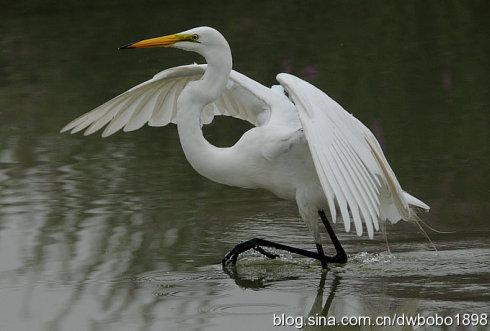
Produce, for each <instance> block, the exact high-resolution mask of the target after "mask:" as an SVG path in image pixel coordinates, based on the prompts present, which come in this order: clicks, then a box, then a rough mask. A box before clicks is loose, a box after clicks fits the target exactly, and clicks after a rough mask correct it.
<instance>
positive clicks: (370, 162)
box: [62, 27, 429, 267]
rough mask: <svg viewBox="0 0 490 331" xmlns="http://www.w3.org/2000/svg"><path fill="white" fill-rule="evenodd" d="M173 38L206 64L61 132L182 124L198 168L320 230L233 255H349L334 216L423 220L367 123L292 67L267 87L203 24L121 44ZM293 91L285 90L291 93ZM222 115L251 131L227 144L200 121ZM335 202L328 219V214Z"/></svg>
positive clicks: (167, 76)
mask: <svg viewBox="0 0 490 331" xmlns="http://www.w3.org/2000/svg"><path fill="white" fill-rule="evenodd" d="M151 47H175V48H180V49H183V50H186V51H193V52H196V53H198V54H200V55H202V56H203V57H204V58H205V59H206V61H207V65H196V64H195V65H186V66H180V67H176V68H171V69H168V70H165V71H162V72H160V73H158V74H157V75H155V76H154V77H153V78H152V79H150V80H148V81H146V82H143V83H141V84H139V85H137V86H135V87H133V88H132V89H130V90H128V91H126V92H124V93H122V94H121V95H119V96H117V97H115V98H113V99H112V100H110V101H108V102H106V103H105V104H103V105H101V106H100V107H98V108H96V109H94V110H92V111H90V112H88V113H86V114H84V115H82V116H80V117H79V118H77V119H75V120H74V121H72V122H71V123H69V124H68V125H66V126H65V127H64V128H63V129H62V132H64V131H68V130H70V131H71V133H75V132H78V131H81V130H84V129H85V135H88V134H91V133H94V132H95V131H97V130H99V129H101V128H102V127H104V126H106V125H107V126H106V128H105V130H104V131H103V133H102V136H103V137H107V136H109V135H111V134H113V133H115V132H116V131H118V130H120V129H123V131H132V130H136V129H139V128H141V127H142V126H143V125H144V124H145V123H148V125H150V126H164V125H167V124H169V123H176V124H177V129H178V133H179V137H180V142H181V144H182V148H183V150H184V153H185V156H186V158H187V160H188V161H189V163H190V164H191V165H192V167H193V168H194V169H195V170H196V171H197V172H198V173H200V174H201V175H203V176H204V177H207V178H209V179H211V180H213V181H215V182H218V183H222V184H226V185H231V186H238V187H244V188H262V189H265V190H268V191H270V192H272V193H274V194H275V195H277V196H278V197H280V198H284V199H288V200H293V201H296V203H297V205H298V209H299V214H300V216H301V218H302V220H303V221H304V222H305V223H306V225H307V226H308V228H309V229H310V231H311V232H312V234H313V237H314V240H315V243H316V247H317V252H311V251H308V250H303V249H299V248H295V247H291V246H286V245H282V244H278V243H274V242H271V241H268V240H264V239H258V238H254V239H251V240H249V241H246V242H243V243H240V244H238V245H236V246H235V247H234V248H233V249H232V250H231V251H230V252H229V253H228V254H227V255H226V256H225V258H224V259H223V263H227V262H232V263H233V264H235V262H236V260H237V257H238V255H239V254H240V253H242V252H244V251H246V250H249V249H255V250H257V251H259V252H261V253H262V254H264V255H266V256H267V257H269V258H274V257H276V256H277V255H275V254H271V253H269V252H267V251H265V250H264V249H263V247H273V248H276V249H282V250H286V251H289V252H293V253H297V254H301V255H304V256H307V257H311V258H315V259H318V260H319V261H320V262H321V264H322V266H323V267H325V266H326V265H327V263H330V262H337V263H345V262H346V261H347V255H346V253H345V251H344V249H343V248H342V245H341V244H340V242H339V240H338V239H337V237H336V235H335V233H334V231H333V229H332V227H331V226H330V224H329V220H328V218H330V219H331V220H333V222H336V221H337V218H339V219H340V220H341V221H343V223H344V226H345V230H346V231H349V230H350V228H351V223H353V224H354V227H355V230H356V232H357V235H359V236H361V235H362V233H363V226H364V227H365V228H366V231H367V233H368V235H369V237H370V238H372V237H373V233H374V231H375V230H379V225H380V223H381V222H386V221H388V222H391V223H396V222H397V221H399V220H406V221H411V220H414V219H416V213H415V212H416V209H417V208H421V209H425V210H428V209H429V206H427V205H426V204H425V203H423V202H422V201H420V200H418V199H417V198H415V197H413V196H411V195H409V194H408V193H407V192H405V191H403V190H402V188H401V186H400V184H399V183H398V180H397V178H396V177H395V174H394V173H393V171H392V169H391V168H390V166H389V164H388V162H387V160H386V158H385V156H384V155H383V152H382V150H381V148H380V145H379V144H378V142H377V140H376V139H375V137H374V135H373V134H372V133H371V131H369V129H368V128H367V127H366V126H364V125H363V124H362V123H361V122H360V121H359V120H357V119H356V118H355V117H354V116H352V115H351V114H349V113H347V112H346V111H345V110H344V109H343V108H342V107H341V106H340V105H339V104H338V103H336V102H335V101H334V100H332V99H331V98H330V97H328V96H327V95H326V94H325V93H324V92H322V91H321V90H319V89H318V88H316V87H315V86H313V85H311V84H309V83H307V82H305V81H304V80H301V79H300V78H298V77H295V76H292V75H290V74H285V73H281V74H279V75H277V80H278V81H279V83H280V85H277V86H273V87H271V88H268V87H265V86H263V85H261V84H259V83H257V82H256V81H254V80H252V79H250V78H248V77H246V76H244V75H242V74H240V73H238V72H236V71H234V70H232V57H231V50H230V47H229V45H228V42H227V41H226V39H225V38H224V37H223V36H222V35H221V33H220V32H218V31H216V30H215V29H213V28H210V27H198V28H194V29H191V30H188V31H184V32H181V33H177V34H173V35H168V36H164V37H158V38H152V39H146V40H143V41H139V42H136V43H133V44H129V45H126V46H123V47H121V48H123V49H127V48H151ZM285 91H286V92H287V94H286V93H285ZM215 115H226V116H233V117H236V118H239V119H242V120H246V121H248V122H250V123H252V124H253V125H255V127H254V128H252V129H250V130H248V131H247V132H245V133H244V134H243V136H242V137H241V138H240V139H239V140H238V142H236V144H235V145H233V146H231V147H228V148H218V147H215V146H213V145H211V144H210V143H209V142H208V141H207V140H206V139H205V138H204V136H203V132H202V126H203V124H207V123H209V122H211V121H212V119H213V116H215ZM324 210H328V214H329V216H328V218H327V216H326V215H325V213H324ZM318 215H320V218H321V220H322V221H323V224H324V225H325V227H326V229H327V232H328V234H329V236H330V238H331V240H332V242H333V244H334V246H335V249H336V254H335V255H334V256H326V255H325V254H324V251H323V248H322V246H321V236H320V232H319V228H318Z"/></svg>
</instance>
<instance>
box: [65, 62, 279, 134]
mask: <svg viewBox="0 0 490 331" xmlns="http://www.w3.org/2000/svg"><path fill="white" fill-rule="evenodd" d="M205 69H206V65H196V64H194V65H188V66H180V67H176V68H171V69H168V70H165V71H162V72H160V73H158V74H156V75H155V76H154V77H153V78H152V79H150V80H148V81H146V82H143V83H141V84H139V85H137V86H135V87H133V88H131V89H129V90H128V91H126V92H124V93H122V94H120V95H118V96H116V97H115V98H113V99H111V100H109V101H107V102H106V103H104V104H102V105H101V106H99V107H97V108H95V109H93V110H92V111H90V112H88V113H86V114H83V115H82V116H80V117H78V118H76V119H75V120H73V121H71V122H70V123H68V124H67V125H66V126H65V127H64V128H63V129H62V130H61V132H65V131H70V132H71V133H76V132H79V131H81V130H84V129H86V130H85V132H84V134H85V135H89V134H92V133H94V132H96V131H98V130H100V129H102V128H103V127H104V126H106V125H107V126H106V128H105V129H104V131H103V133H102V136H103V137H107V136H109V135H111V134H114V133H115V132H117V131H119V130H121V129H123V128H124V129H123V130H124V131H133V130H137V129H139V128H141V127H142V126H143V125H145V124H146V123H148V125H150V126H164V125H167V124H169V123H176V121H177V100H178V98H179V96H180V94H181V92H182V90H183V89H184V88H185V86H186V85H187V84H188V83H189V82H191V81H193V80H198V79H200V78H201V77H202V75H203V73H204V71H205ZM270 104H271V100H270V89H269V88H267V87H265V86H263V85H261V84H259V83H257V82H255V81H253V80H252V79H250V78H248V77H246V76H244V75H242V74H240V73H238V72H236V71H232V72H231V73H230V77H229V83H228V84H227V87H226V88H225V90H224V91H223V93H222V96H221V97H220V98H219V99H218V100H216V101H215V103H214V104H210V105H208V106H206V107H207V108H206V112H205V113H204V114H203V117H202V119H201V120H202V122H203V123H209V122H210V121H211V120H212V117H213V115H226V116H233V117H237V118H240V119H242V120H246V121H249V122H250V123H252V124H254V125H259V124H264V123H265V121H264V119H268V118H269V116H268V114H269V112H270V108H271V106H270ZM213 113H216V114H213ZM259 118H260V120H259Z"/></svg>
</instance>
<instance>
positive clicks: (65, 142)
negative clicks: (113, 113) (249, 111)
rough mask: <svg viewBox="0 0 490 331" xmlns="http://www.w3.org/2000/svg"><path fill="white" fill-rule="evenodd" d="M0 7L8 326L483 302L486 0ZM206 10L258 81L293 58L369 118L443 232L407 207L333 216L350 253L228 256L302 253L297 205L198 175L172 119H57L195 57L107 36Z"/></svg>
mask: <svg viewBox="0 0 490 331" xmlns="http://www.w3.org/2000/svg"><path fill="white" fill-rule="evenodd" d="M2 7H3V8H2V11H1V12H0V28H1V31H2V32H3V33H2V38H0V329H1V330H105V329H114V330H230V329H233V330H249V329H252V330H254V329H255V330H272V329H277V327H274V323H275V322H276V321H277V320H276V321H275V319H277V318H281V316H283V317H284V318H285V317H286V316H290V317H303V318H304V317H308V316H313V317H318V316H335V317H337V318H341V317H343V316H370V317H373V319H374V318H375V317H376V316H386V315H388V316H393V315H394V314H397V315H402V314H406V315H409V316H415V315H416V314H417V313H420V314H421V315H424V316H435V315H436V314H438V315H440V316H455V315H456V314H465V313H475V314H484V313H489V303H490V294H489V293H490V239H489V238H490V230H489V227H488V219H489V217H490V199H489V198H490V191H489V187H490V176H489V171H488V165H489V161H490V150H489V144H488V142H489V141H490V136H489V132H490V122H489V120H490V116H489V114H490V112H489V107H490V94H489V90H488V76H489V74H490V72H489V70H488V68H489V67H488V59H489V50H490V47H489V46H490V42H489V39H488V34H489V32H490V31H489V30H490V29H489V28H490V25H489V23H488V17H487V15H486V13H488V4H487V3H486V2H455V3H446V2H442V1H441V2H438V1H434V2H430V3H425V2H420V3H417V2H406V3H405V2H396V3H385V2H371V1H369V2H368V1H366V2H355V3H354V2H340V1H333V2H322V1H311V2H307V3H303V2H298V1H284V2H280V3H279V2H274V1H266V2H263V3H260V4H259V3H258V2H257V3H253V4H250V3H247V2H233V3H229V2H225V1H223V2H218V1H212V2H209V3H202V2H199V1H184V2H180V1H178V2H166V1H146V2H137V1H117V2H116V1H109V0H102V1H97V2H93V3H82V2H78V1H64V2H58V1H44V2H37V1H24V2H22V3H20V2H19V3H13V2H12V3H10V4H4V5H3V6H2ZM200 25H209V26H213V27H215V28H217V29H218V30H220V31H221V32H222V33H223V34H224V35H225V37H226V38H227V39H228V41H229V43H230V46H231V48H232V52H233V55H234V69H235V70H238V71H240V72H242V73H244V74H246V75H247V76H249V77H251V78H253V79H256V80H257V81H259V82H261V83H263V84H265V85H267V86H270V85H272V84H276V82H275V75H276V74H277V73H278V72H291V73H293V74H295V75H297V76H299V77H302V78H304V79H306V80H308V81H310V82H312V83H313V84H315V85H316V86H318V87H320V88H321V89H322V90H324V91H325V92H326V93H328V94H329V95H330V96H331V97H332V98H334V99H335V100H337V101H338V102H339V103H340V104H342V105H343V106H344V107H345V108H346V109H347V110H348V111H349V112H352V113H353V114H354V115H355V116H356V117H357V118H359V119H360V120H361V121H362V122H363V123H365V124H366V125H367V126H368V127H369V128H370V129H371V130H372V131H373V132H374V133H375V135H376V136H377V138H378V140H379V141H380V143H381V145H382V147H383V149H384V151H385V154H386V156H387V158H388V160H389V161H390V164H391V166H392V168H393V169H394V171H395V173H396V174H397V176H398V179H399V181H400V183H401V185H402V186H403V187H404V189H406V190H407V191H408V192H410V193H412V194H414V195H415V196H417V197H419V198H420V199H422V200H423V201H425V202H426V203H428V204H429V205H430V206H431V211H430V213H428V214H424V215H422V218H423V220H424V222H426V223H427V224H429V225H430V226H431V227H433V228H434V229H437V230H438V232H433V231H430V230H429V231H428V234H429V236H430V238H431V240H432V241H433V243H434V244H431V243H430V242H429V241H428V239H427V238H426V237H425V236H424V235H423V234H422V233H421V232H420V231H419V229H418V228H417V227H416V226H415V225H413V224H409V223H403V222H400V223H398V224H395V225H390V226H387V241H386V240H385V237H384V236H383V235H382V234H381V233H377V234H376V235H375V237H374V239H373V240H369V239H368V238H367V237H361V238H360V237H357V236H356V235H355V233H345V232H344V230H343V226H342V225H340V224H337V225H336V229H337V233H338V236H339V239H340V241H341V242H342V244H343V246H344V248H345V250H346V251H347V253H348V255H349V259H350V261H349V263H347V264H345V265H331V266H330V267H329V269H328V270H323V271H322V269H321V267H320V265H319V263H318V262H316V261H313V260H310V259H307V258H302V257H299V256H296V255H290V254H285V253H283V252H281V253H280V254H281V256H280V258H279V259H277V260H266V259H265V258H263V257H261V256H259V255H257V254H252V253H250V254H245V255H244V256H243V258H242V259H241V260H240V261H239V262H238V264H237V267H236V268H227V269H223V268H222V266H221V264H220V261H221V258H222V257H223V256H224V254H225V253H226V252H227V251H228V250H229V249H231V248H232V247H233V246H234V245H235V244H236V243H238V242H240V241H244V240H247V239H250V238H253V237H262V238H267V239H270V240H273V241H278V242H281V243H284V244H289V245H294V246H298V247H302V248H305V249H312V250H313V249H314V243H313V239H312V236H311V235H310V234H309V232H308V230H307V229H306V227H305V225H304V224H303V223H302V222H301V221H300V218H299V215H298V212H297V208H296V205H295V204H294V203H292V202H289V201H284V200H281V199H279V198H277V197H275V196H273V195H272V194H270V193H268V192H265V191H254V190H244V189H239V188H233V187H227V186H223V185H220V184H216V183H214V182H211V181H209V180H207V179H206V178H203V177H201V176H200V175H199V174H197V173H196V172H195V171H194V170H193V169H192V168H191V166H190V165H189V164H188V162H187V161H186V159H185V157H184V155H183V152H182V148H181V146H180V143H179V139H178V135H177V129H176V127H175V125H170V126H167V127H163V128H154V127H147V126H145V127H144V128H142V129H140V130H137V131H134V132H129V133H118V134H115V135H113V136H111V137H109V138H106V139H102V138H100V134H96V135H92V136H88V137H84V136H83V135H81V134H78V135H68V134H60V133H59V130H60V129H61V128H62V127H63V126H64V125H65V124H66V123H68V122H69V121H70V120H72V119H74V118H75V117H77V116H79V115H80V114H82V113H84V112H86V111H88V110H90V109H92V108H94V107H96V106H97V105H99V104H101V103H103V102H104V101H106V100H108V99H110V98H112V97H113V96H115V95H117V94H118V93H121V92H123V91H125V90H127V89H128V88H129V87H131V86H134V85H136V84H138V83H139V82H141V81H143V80H146V79H148V78H149V77H151V76H152V75H154V74H155V73H156V72H159V71H161V70H164V69H165V68H169V67H173V66H177V65H182V64H189V63H193V62H198V63H200V62H202V61H203V60H202V59H201V58H199V56H197V55H195V54H190V53H186V52H182V51H180V50H175V49H152V50H141V51H118V50H117V48H118V47H119V46H121V45H124V44H127V43H129V42H133V41H136V40H140V39H143V38H147V37H154V36H159V35H164V34H169V33H174V32H179V31H182V30H186V29H188V28H191V27H194V26H200ZM248 128H249V126H248V125H247V124H245V123H243V122H241V121H239V120H234V119H230V118H217V119H215V121H214V122H213V123H212V124H211V125H209V126H207V127H206V128H205V134H206V137H207V138H208V139H209V140H210V141H211V142H213V143H214V144H217V145H219V146H229V145H232V144H233V143H234V142H235V141H236V140H237V139H238V138H239V137H240V135H241V134H242V133H243V132H244V131H245V130H247V129H248ZM324 246H325V248H326V250H327V251H328V252H332V247H331V246H330V245H329V242H328V240H326V243H325V245H324ZM434 246H435V247H436V248H437V250H438V251H437V252H436V251H435V250H434ZM388 247H389V251H388ZM389 252H391V253H389ZM282 314H284V315H282ZM274 316H275V317H276V318H275V317H274ZM297 321H299V320H297ZM299 326H301V325H298V324H295V325H290V326H289V328H291V329H295V328H296V327H299ZM303 328H304V329H308V328H309V326H304V325H303ZM422 329H423V328H422ZM427 329H431V328H427Z"/></svg>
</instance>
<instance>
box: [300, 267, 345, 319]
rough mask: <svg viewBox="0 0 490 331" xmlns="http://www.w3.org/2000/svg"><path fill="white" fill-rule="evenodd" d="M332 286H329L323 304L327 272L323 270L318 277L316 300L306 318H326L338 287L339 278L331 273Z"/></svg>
mask: <svg viewBox="0 0 490 331" xmlns="http://www.w3.org/2000/svg"><path fill="white" fill-rule="evenodd" d="M333 276H334V278H333V280H332V284H331V285H330V289H329V292H328V296H327V298H326V300H325V304H324V305H322V304H323V297H324V289H325V279H326V278H327V271H326V270H324V271H323V272H322V274H321V276H320V284H318V290H317V292H316V298H315V301H314V302H313V305H312V306H311V309H310V312H309V314H308V316H328V312H329V310H330V307H331V305H332V302H333V299H334V297H335V293H336V292H337V288H338V287H339V285H340V279H341V277H340V276H339V275H338V274H337V273H333Z"/></svg>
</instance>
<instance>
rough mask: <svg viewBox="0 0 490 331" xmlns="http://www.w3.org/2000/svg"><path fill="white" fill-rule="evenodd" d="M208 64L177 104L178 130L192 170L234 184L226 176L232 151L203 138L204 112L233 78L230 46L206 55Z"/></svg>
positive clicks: (182, 94) (189, 85)
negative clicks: (229, 79) (202, 113)
mask: <svg viewBox="0 0 490 331" xmlns="http://www.w3.org/2000/svg"><path fill="white" fill-rule="evenodd" d="M203 55H204V57H205V58H206V61H207V63H208V65H207V68H206V71H205V73H204V75H203V77H202V78H201V79H200V80H198V81H195V82H191V83H189V84H188V85H187V86H186V87H185V88H184V90H183V91H182V93H181V95H180V97H179V99H178V102H177V129H178V132H179V137H180V142H181V144H182V149H183V150H184V153H185V156H186V158H187V160H188V161H189V163H190V164H191V165H192V167H193V168H194V169H195V170H196V171H197V172H198V173H200V174H201V175H203V176H204V177H207V178H209V179H211V180H213V181H216V182H219V183H222V184H229V185H234V184H235V183H234V180H233V178H232V176H231V174H230V175H229V176H228V175H227V174H226V173H227V171H228V170H229V169H230V164H229V162H232V161H231V160H233V157H232V156H231V153H232V151H231V148H218V147H216V146H213V145H211V144H210V143H209V142H208V141H207V140H206V139H205V138H204V136H203V132H202V125H201V112H202V110H203V108H204V107H205V106H206V105H207V104H209V103H211V102H213V101H215V100H216V99H217V98H219V97H220V95H221V93H222V92H223V89H224V88H225V86H226V83H227V82H228V78H229V76H230V72H231V67H232V59H231V51H230V48H229V46H228V45H227V44H226V45H221V46H219V47H218V48H214V49H211V50H209V51H208V52H207V54H203Z"/></svg>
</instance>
